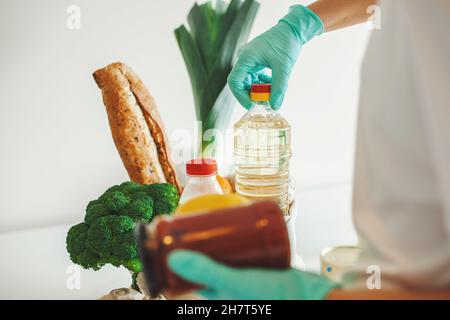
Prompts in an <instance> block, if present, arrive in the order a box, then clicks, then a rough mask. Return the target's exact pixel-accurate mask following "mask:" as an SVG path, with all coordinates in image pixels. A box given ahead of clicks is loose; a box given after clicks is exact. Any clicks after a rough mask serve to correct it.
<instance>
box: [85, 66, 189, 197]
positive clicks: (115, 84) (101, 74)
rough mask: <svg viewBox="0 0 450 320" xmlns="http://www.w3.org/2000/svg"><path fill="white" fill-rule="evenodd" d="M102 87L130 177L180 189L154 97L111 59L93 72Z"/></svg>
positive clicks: (114, 133)
mask: <svg viewBox="0 0 450 320" xmlns="http://www.w3.org/2000/svg"><path fill="white" fill-rule="evenodd" d="M93 76H94V79H95V81H96V82H97V84H98V86H99V88H100V89H101V91H102V96H103V102H104V104H105V107H106V111H107V113H108V120H109V125H110V127H111V133H112V136H113V139H114V143H115V145H116V147H117V150H118V151H119V154H120V157H121V158H122V162H123V164H124V165H125V168H126V170H127V172H128V175H129V177H130V179H131V180H132V181H134V182H137V183H141V184H150V183H160V182H169V183H172V184H173V185H175V186H176V187H177V189H178V191H179V192H180V193H181V190H182V188H181V184H180V182H179V180H178V177H177V174H176V171H175V167H174V165H173V162H172V160H171V158H170V152H169V144H168V142H167V141H168V140H167V136H166V134H165V131H164V126H163V123H162V120H161V116H160V115H159V112H158V110H157V106H156V103H155V100H154V99H153V97H152V96H151V95H150V93H149V91H148V90H147V88H146V87H145V85H144V84H143V83H142V81H141V80H140V79H139V77H138V75H137V74H136V73H135V72H134V71H133V70H132V69H131V68H130V67H128V66H127V65H126V64H124V63H121V62H116V63H112V64H110V65H107V66H106V67H104V68H102V69H99V70H97V71H95V72H94V74H93Z"/></svg>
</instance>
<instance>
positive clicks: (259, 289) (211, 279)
mask: <svg viewBox="0 0 450 320" xmlns="http://www.w3.org/2000/svg"><path fill="white" fill-rule="evenodd" d="M168 262H169V267H170V268H171V269H172V270H173V271H174V272H175V273H177V274H178V275H180V276H181V277H183V278H185V279H187V280H189V281H191V282H194V283H198V284H201V285H203V286H205V289H203V290H201V291H199V293H200V295H202V296H204V297H205V298H208V299H236V300H238V299H257V300H260V299H271V300H277V299H304V300H307V299H308V300H320V299H324V298H325V296H326V295H327V293H328V292H329V291H330V290H331V289H333V288H335V287H337V285H336V284H335V283H333V282H331V281H329V280H327V279H325V278H323V277H320V276H318V275H316V274H313V273H308V272H302V271H299V270H296V269H288V270H269V269H235V268H230V267H228V266H225V265H223V264H220V263H217V262H215V261H213V260H211V259H209V258H208V257H207V256H205V255H203V254H200V253H197V252H194V251H189V250H176V251H174V252H173V253H171V254H170V255H169V258H168Z"/></svg>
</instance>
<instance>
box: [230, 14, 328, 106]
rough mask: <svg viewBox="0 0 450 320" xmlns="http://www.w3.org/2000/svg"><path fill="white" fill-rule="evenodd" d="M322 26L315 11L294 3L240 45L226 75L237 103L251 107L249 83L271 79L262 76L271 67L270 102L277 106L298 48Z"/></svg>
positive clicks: (281, 97)
mask: <svg viewBox="0 0 450 320" xmlns="http://www.w3.org/2000/svg"><path fill="white" fill-rule="evenodd" d="M323 30H324V26H323V22H322V20H321V19H320V18H319V17H318V16H317V15H316V14H315V13H314V12H312V11H311V10H310V9H308V8H307V7H304V6H302V5H295V6H291V7H290V11H289V13H288V14H287V15H286V16H284V17H283V18H282V19H281V20H280V21H279V22H278V24H277V25H275V26H274V27H272V28H271V29H269V30H268V31H266V32H264V33H263V34H261V35H260V36H258V37H256V38H255V39H253V40H252V41H250V42H249V43H247V44H246V45H245V46H243V47H242V48H241V50H240V53H239V57H238V60H237V62H236V64H235V66H234V68H233V70H232V71H231V73H230V75H229V77H228V84H229V86H230V88H231V91H232V92H233V94H234V96H235V97H236V99H238V101H239V103H240V104H241V105H242V106H243V107H244V108H246V109H249V108H250V106H251V101H250V98H249V95H248V90H249V88H250V85H251V84H252V83H255V82H268V81H270V79H268V78H267V76H264V73H265V69H267V68H270V69H272V79H271V80H272V94H271V97H270V104H271V106H272V108H274V109H276V110H277V109H279V108H280V107H281V104H282V103H283V99H284V94H285V92H286V90H287V86H288V81H289V76H290V74H291V70H292V67H293V66H294V64H295V62H296V61H297V57H298V54H299V53H300V49H301V48H302V46H303V45H304V44H305V43H306V42H308V41H309V40H311V39H312V38H313V37H314V36H316V35H319V34H321V33H322V32H323Z"/></svg>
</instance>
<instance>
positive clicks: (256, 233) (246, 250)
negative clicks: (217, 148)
mask: <svg viewBox="0 0 450 320" xmlns="http://www.w3.org/2000/svg"><path fill="white" fill-rule="evenodd" d="M138 246H139V252H140V255H141V260H142V263H143V267H144V268H143V271H144V275H145V279H146V282H147V286H148V289H149V292H150V294H151V295H153V296H156V295H158V294H161V293H163V294H164V293H167V294H169V295H177V294H182V293H186V292H188V291H191V290H194V289H199V288H200V287H199V286H198V285H196V284H193V283H191V282H188V281H186V280H184V279H182V278H180V277H179V276H177V275H176V274H175V273H173V272H172V271H171V270H170V269H169V267H168V265H167V256H168V255H169V253H170V252H171V251H173V250H176V249H189V250H195V251H199V252H202V253H204V254H206V255H208V256H209V257H211V258H212V259H214V260H216V261H218V262H221V263H224V264H226V265H229V266H233V267H255V268H271V269H273V268H276V269H283V268H289V266H290V245H289V236H288V232H287V229H286V224H285V222H284V218H283V215H282V213H281V210H280V208H279V206H278V205H277V204H276V203H275V202H273V201H258V202H255V203H252V204H250V205H247V206H241V207H234V208H227V209H219V210H215V211H212V212H209V213H198V214H193V215H188V216H160V217H158V218H156V219H155V221H154V222H153V223H151V224H150V225H142V226H141V228H140V231H139V240H138Z"/></svg>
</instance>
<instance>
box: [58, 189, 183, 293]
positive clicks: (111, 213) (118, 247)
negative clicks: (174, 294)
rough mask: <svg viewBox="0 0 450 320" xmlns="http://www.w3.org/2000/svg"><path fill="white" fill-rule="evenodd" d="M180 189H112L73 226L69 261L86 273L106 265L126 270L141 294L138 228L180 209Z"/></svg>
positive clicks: (70, 236)
mask: <svg viewBox="0 0 450 320" xmlns="http://www.w3.org/2000/svg"><path fill="white" fill-rule="evenodd" d="M178 199H179V195H178V192H177V189H176V188H175V187H174V186H173V185H171V184H168V183H158V184H151V185H140V184H137V183H134V182H131V181H127V182H124V183H122V184H120V185H117V186H113V187H111V188H109V189H108V190H106V191H105V193H103V194H102V195H101V196H100V197H99V198H98V199H97V200H93V201H91V202H89V203H88V205H87V208H86V215H85V218H84V222H81V223H79V224H77V225H74V226H72V227H71V228H70V229H69V231H68V233H67V238H66V244H67V252H68V253H69V255H70V259H71V260H72V261H73V262H74V263H76V264H79V265H80V266H82V267H83V268H85V269H93V270H99V269H100V268H101V267H102V266H104V265H105V264H108V263H109V264H112V265H113V266H116V267H119V266H124V267H125V268H127V269H128V270H130V271H131V272H132V273H133V275H132V288H133V289H136V290H138V291H139V287H138V286H137V282H136V280H137V275H138V273H139V272H141V271H142V263H141V261H140V259H139V254H138V249H137V245H136V237H135V231H134V230H135V227H136V225H137V224H138V223H149V222H151V221H152V219H153V217H154V216H155V215H159V214H170V213H172V212H173V211H174V210H175V208H176V207H177V205H178Z"/></svg>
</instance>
